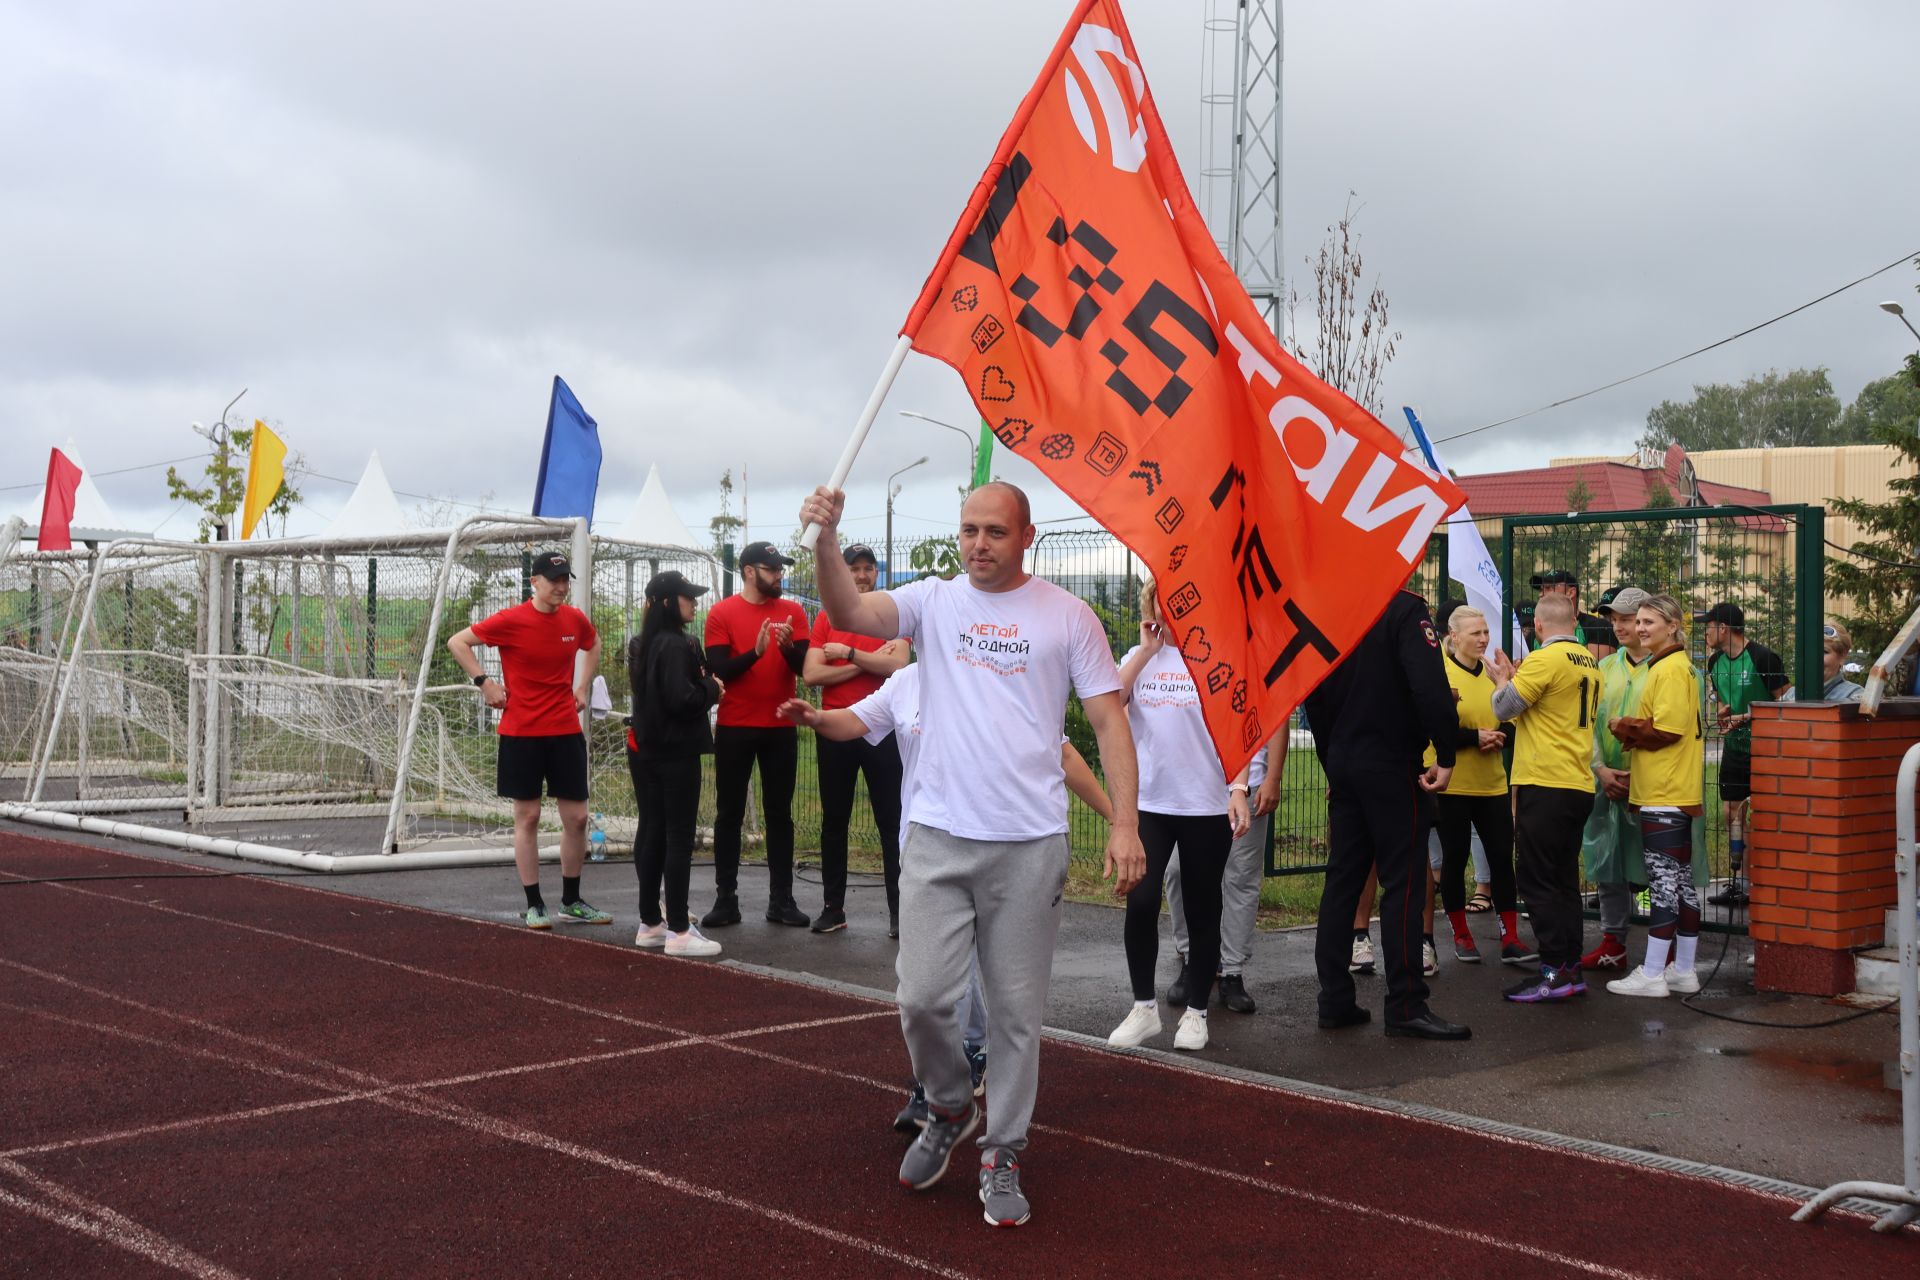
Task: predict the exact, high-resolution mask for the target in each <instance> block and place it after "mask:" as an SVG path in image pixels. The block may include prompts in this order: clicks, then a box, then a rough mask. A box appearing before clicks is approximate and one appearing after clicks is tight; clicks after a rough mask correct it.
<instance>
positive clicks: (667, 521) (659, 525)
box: [620, 462, 706, 551]
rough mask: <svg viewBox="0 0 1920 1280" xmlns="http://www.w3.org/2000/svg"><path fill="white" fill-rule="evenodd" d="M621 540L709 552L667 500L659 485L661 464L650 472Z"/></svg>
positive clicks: (664, 490) (621, 529) (657, 464)
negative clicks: (695, 538) (689, 530)
mask: <svg viewBox="0 0 1920 1280" xmlns="http://www.w3.org/2000/svg"><path fill="white" fill-rule="evenodd" d="M620 538H621V540H622V541H625V542H645V543H649V544H651V545H653V546H656V547H688V548H691V549H692V550H695V551H704V550H705V549H706V548H705V547H704V546H702V545H701V544H700V543H699V542H697V541H695V540H694V536H693V535H692V534H691V533H689V532H687V526H686V525H685V524H684V523H682V521H681V519H680V513H679V512H677V511H675V510H674V509H673V502H672V500H671V499H669V498H668V497H667V487H666V486H665V485H664V484H661V483H660V464H659V463H657V462H656V463H654V464H653V465H651V466H649V467H648V468H647V483H646V485H645V487H643V488H642V489H641V490H640V498H639V500H638V501H637V502H635V503H634V504H633V510H632V511H629V512H628V513H627V519H626V522H625V523H623V524H622V525H621V526H620Z"/></svg>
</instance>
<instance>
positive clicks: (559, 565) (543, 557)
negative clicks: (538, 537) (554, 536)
mask: <svg viewBox="0 0 1920 1280" xmlns="http://www.w3.org/2000/svg"><path fill="white" fill-rule="evenodd" d="M530 572H531V573H532V574H533V576H534V577H536V578H550V579H552V580H553V581H555V582H564V581H566V580H567V579H568V578H571V577H572V576H573V566H572V565H570V564H568V563H567V557H566V556H565V555H564V554H562V553H561V552H558V551H543V552H541V553H540V554H539V555H537V556H535V557H534V558H533V568H532V569H531V570H530Z"/></svg>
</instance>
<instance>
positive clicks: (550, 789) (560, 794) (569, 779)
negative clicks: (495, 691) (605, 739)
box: [494, 733, 587, 800]
mask: <svg viewBox="0 0 1920 1280" xmlns="http://www.w3.org/2000/svg"><path fill="white" fill-rule="evenodd" d="M543 788H544V790H545V793H546V794H547V795H550V796H552V797H553V798H554V799H555V800H585V799H586V798H587V735H586V734H584V733H556V734H549V735H544V736H541V737H537V738H522V737H516V736H509V735H507V734H504V733H503V734H501V735H500V760H499V763H498V765H496V767H495V769H494V790H495V792H497V793H498V794H500V795H503V796H505V797H506V798H507V799H509V800H538V799H540V796H541V792H542V789H543Z"/></svg>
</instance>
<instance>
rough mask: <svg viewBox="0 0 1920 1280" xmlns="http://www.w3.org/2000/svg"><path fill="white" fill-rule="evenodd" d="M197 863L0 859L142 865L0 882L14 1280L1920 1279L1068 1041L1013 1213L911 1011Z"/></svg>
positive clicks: (1772, 1233)
mask: <svg viewBox="0 0 1920 1280" xmlns="http://www.w3.org/2000/svg"><path fill="white" fill-rule="evenodd" d="M183 870H184V868H181V867H179V866H178V865H175V864H168V863H161V862H158V861H155V860H152V859H146V858H141V857H137V856H134V855H126V854H120V853H117V852H103V851H101V850H96V849H89V848H82V847H78V846H70V845H62V844H58V843H56V842H53V841H46V840H37V839H33V838H29V837H18V836H5V835H0V878H34V877H43V876H85V875H141V874H144V873H148V872H151V873H152V875H153V878H151V879H145V880H108V881H100V882H97V883H68V884H61V885H55V884H45V885H13V886H9V887H5V888H0V902H4V903H5V905H6V908H7V910H6V911H5V914H4V917H3V918H4V919H5V921H6V922H7V923H6V925H5V927H4V932H3V933H0V1006H4V1008H0V1015H3V1016H4V1017H5V1020H6V1021H5V1023H4V1025H5V1026H6V1027H7V1028H8V1034H7V1035H6V1036H5V1037H3V1038H0V1073H4V1077H3V1078H4V1079H5V1081H6V1089H5V1092H4V1094H0V1259H3V1260H4V1262H0V1270H4V1271H5V1272H6V1273H7V1274H24V1275H60V1276H72V1275H113V1276H129V1275H133V1276H143V1275H149V1274H154V1275H158V1274H174V1275H177V1274H180V1273H181V1272H183V1271H184V1272H186V1273H187V1274H196V1275H221V1274H240V1275H277V1276H279V1275H284V1276H305V1275H338V1274H356V1275H359V1274H374V1275H404V1276H410V1277H421V1276H457V1275H477V1274H500V1273H506V1272H511V1271H526V1272H530V1273H537V1274H559V1275H601V1274H605V1275H631V1274H635V1273H644V1274H647V1275H650V1276H654V1275H680V1274H686V1275H697V1276H703V1277H714V1276H730V1275H754V1276H761V1275H778V1274H813V1275H819V1274H823V1273H825V1274H835V1275H857V1276H878V1275H925V1274H929V1273H931V1274H936V1275H986V1274H995V1273H1009V1274H1042V1275H1045V1276H1048V1277H1049V1278H1051V1277H1064V1276H1078V1275H1104V1274H1125V1275H1138V1274H1141V1273H1142V1272H1144V1271H1154V1270H1158V1271H1166V1272H1169V1273H1175V1274H1180V1275H1197V1276H1238V1275H1302V1274H1320V1275H1337V1276H1342V1277H1346V1276H1405V1275H1415V1274H1418V1275H1421V1276H1472V1277H1487V1276H1529V1277H1532V1276H1577V1275H1595V1274H1598V1275H1647V1276H1693V1275H1700V1276H1713V1277H1716V1278H1718V1277H1725V1276H1727V1275H1730V1274H1733V1275H1737V1274H1748V1275H1793V1276H1822V1275H1845V1276H1850V1277H1866V1276H1879V1275H1886V1276H1896V1275H1904V1276H1911V1275H1915V1274H1920V1233H1915V1232H1913V1231H1909V1232H1907V1233H1906V1234H1905V1235H1904V1236H1902V1237H1896V1238H1886V1237H1880V1236H1875V1235H1872V1234H1870V1233H1869V1232H1868V1231H1867V1230H1866V1228H1865V1224H1864V1223H1863V1222H1862V1221H1860V1220H1859V1219H1857V1218H1849V1217H1838V1216H1829V1218H1828V1219H1827V1220H1825V1221H1823V1222H1820V1223H1816V1224H1812V1225H1805V1226H1802V1225H1795V1224H1793V1223H1790V1222H1789V1221H1788V1220H1787V1215H1788V1213H1789V1212H1790V1211H1791V1209H1792V1207H1793V1206H1792V1205H1791V1204H1790V1203H1788V1202H1786V1201H1783V1200H1779V1199H1776V1198H1773V1197H1768V1196H1763V1195H1759V1194H1756V1193H1752V1192H1747V1191H1742V1190H1738V1189H1733V1188H1729V1187H1726V1186H1722V1185H1719V1184H1715V1183H1711V1182H1707V1181H1703V1180H1699V1179H1693V1178H1687V1177H1681V1176H1677V1175H1670V1174H1663V1173H1657V1172H1654V1171H1650V1170H1646V1169H1641V1168H1636V1167H1632V1166H1627V1165H1623V1164H1616V1163H1612V1162H1607V1161H1601V1160H1596V1159H1591V1158H1588V1157H1584V1156H1579V1155H1575V1154H1571V1153H1566V1152H1560V1151H1556V1150H1552V1149H1547V1148H1540V1147H1535V1146H1533V1145H1531V1144H1525V1143H1518V1142H1511V1141H1505V1140H1500V1139H1496V1138H1492V1137H1488V1136H1485V1135H1480V1134H1475V1133H1470V1132H1467V1131H1464V1130H1457V1129H1453V1128H1449V1127H1446V1126H1442V1125H1437V1124H1431V1123H1426V1122H1422V1121H1414V1120H1409V1119H1404V1118H1401V1117H1397V1116H1393V1115H1389V1114H1385V1113H1382V1112H1378V1111H1373V1110H1369V1109H1366V1108H1363V1107H1358V1106H1349V1105H1344V1104H1338V1103H1328V1102H1322V1101H1318V1100H1313V1099H1308V1098H1303V1097H1299V1096H1296V1095H1293V1094H1289V1093H1285V1092H1282V1091H1279V1090H1277V1089H1270V1088H1264V1087H1259V1086H1253V1085H1246V1084H1240V1083H1238V1082H1234V1081H1231V1080H1226V1079H1222V1078H1219V1077H1214V1076H1208V1075H1203V1074H1200V1073H1197V1072H1189V1071H1184V1070H1180V1069H1177V1068H1174V1067H1168V1066H1164V1065H1160V1064H1157V1063H1154V1062H1151V1061H1148V1060H1144V1059H1138V1058H1128V1057H1121V1056H1118V1055H1113V1054H1108V1053H1104V1052H1101V1051H1098V1050H1088V1049H1083V1048H1080V1047H1078V1046H1073V1045H1067V1044H1063V1043H1058V1042H1049V1043H1048V1045H1047V1047H1046V1049H1045V1052H1044V1059H1045V1060H1044V1065H1043V1069H1042V1077H1041V1078H1042V1087H1041V1096H1040V1101H1039V1106H1038V1109H1037V1111H1036V1117H1037V1123H1036V1126H1035V1130H1034V1133H1033V1138H1032V1146H1031V1147H1030V1149H1029V1151H1028V1153H1027V1155H1026V1158H1025V1160H1024V1162H1023V1163H1024V1165H1025V1168H1024V1178H1023V1181H1024V1184H1025V1187H1026V1189H1027V1191H1028V1194H1029V1196H1030V1197H1031V1198H1032V1200H1033V1202H1034V1217H1033V1221H1032V1222H1031V1223H1029V1224H1028V1225H1027V1226H1025V1227H1022V1228H1020V1229H1018V1230H1015V1231H994V1230H991V1229H989V1228H988V1227H987V1226H986V1225H985V1224H984V1223H983V1222H982V1221H981V1219H980V1211H979V1206H978V1203H977V1200H976V1199H975V1197H974V1194H973V1167H972V1156H971V1152H970V1150H969V1151H963V1152H962V1153H961V1155H960V1156H959V1157H958V1158H957V1159H956V1162H955V1167H954V1169H953V1171H952V1172H951V1173H949V1175H948V1177H947V1180H946V1181H945V1182H943V1183H941V1184H940V1185H939V1186H938V1187H937V1188H935V1189H934V1190H932V1191H931V1192H929V1193H927V1194H924V1195H912V1194H909V1193H907V1192H905V1191H903V1190H902V1189H901V1188H900V1187H899V1186H898V1185H897V1183H896V1181H895V1176H894V1175H895V1170H896V1169H897V1167H898V1164H899V1159H900V1155H901V1152H902V1150H903V1149H904V1145H905V1140H904V1139H902V1138H900V1137H899V1136H898V1135H896V1134H894V1133H893V1132H892V1131H891V1129H890V1127H889V1123H890V1121H891V1119H892V1116H893V1113H894V1111H895V1109H896V1108H897V1107H898V1106H899V1104H900V1101H901V1095H902V1089H901V1086H902V1084H903V1082H904V1075H905V1071H906V1060H905V1054H904V1051H903V1050H902V1048H901V1044H900V1035H899V1026H898V1022H897V1019H896V1018H895V1016H894V1013H893V1010H892V1008H891V1006H886V1005H880V1004H876V1003H873V1002H871V1001H865V1000H861V999H857V998H854V997H849V996H841V995H836V994H833V993H829V992H823V991H820V990H818V989H815V988H812V987H807V986H802V985H798V984H793V983H787V982H781V981H778V980H775V979H771V978H764V977H759V976H755V975H752V974H747V973H743V972H739V971H735V970H729V969H724V968H720V967H716V966H713V965H708V964H700V963H695V962H687V961H675V960H669V959H667V958H666V957H664V956H661V955H659V954H657V953H649V952H639V951H636V950H635V949H634V948H633V947H632V946H631V945H624V944H627V943H628V940H629V939H630V938H631V934H630V933H627V932H624V930H623V926H622V925H621V924H618V923H617V924H615V925H614V926H613V927H612V928H611V929H607V930H593V931H591V933H589V931H587V930H567V931H564V932H565V933H566V934H570V935H571V936H572V938H573V939H579V938H581V937H582V936H583V935H584V936H586V937H587V938H588V939H589V941H590V942H597V943H602V944H608V943H611V944H615V945H581V944H580V943H579V942H578V941H570V940H568V938H566V937H562V938H556V937H554V936H552V935H538V934H533V933H531V932H529V931H526V930H521V929H516V928H510V927H503V926H500V925H496V924H489V923H485V922H478V921H472V920H466V919H461V918H457V917H452V916H444V915H438V914H433V913H428V912H423V911H417V910H413V909H410V908H400V907H391V906H386V905H383V904H378V903H370V902H367V901H365V900H363V899H359V898H352V897H347V896H343V895H340V894H336V893H332V892H329V891H326V890H324V889H320V888H316V887H314V886H313V884H312V883H310V882H300V883H289V882H284V881H270V880H261V879H246V878H229V877H214V876H205V877H190V878H177V877H180V876H181V873H182V871H183ZM162 877H170V878H162ZM625 928H627V929H630V928H631V925H627V926H625ZM556 932H562V931H556ZM823 1020H837V1021H833V1022H831V1023H830V1024H828V1025H807V1024H820V1023H821V1022H822V1021H823ZM796 1024H799V1025H796ZM1361 1034H1367V1033H1364V1032H1363V1033H1361ZM716 1037H718V1038H716ZM1539 1123H1540V1124H1541V1126H1542V1127H1551V1123H1552V1117H1551V1115H1550V1114H1543V1115H1542V1116H1541V1117H1540V1120H1539Z"/></svg>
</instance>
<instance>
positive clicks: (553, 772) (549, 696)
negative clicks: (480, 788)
mask: <svg viewBox="0 0 1920 1280" xmlns="http://www.w3.org/2000/svg"><path fill="white" fill-rule="evenodd" d="M532 574H533V576H532V578H531V582H532V586H533V598H532V599H530V600H526V601H524V602H522V603H520V604H517V605H514V606H513V607H512V608H510V609H502V610H501V611H500V612H498V613H496V614H494V615H493V616H492V617H491V618H488V619H486V620H485V621H482V622H476V623H474V624H473V625H472V626H470V627H468V628H466V629H465V630H464V631H461V632H460V633H459V634H457V635H455V636H454V637H453V638H452V639H450V640H448V641H447V648H448V649H449V650H450V651H451V652H452V653H453V660H454V661H455V662H458V663H459V664H460V669H461V670H462V671H464V672H466V673H467V674H468V675H469V676H471V677H472V678H473V682H474V683H475V684H477V685H479V686H480V696H481V697H483V698H485V699H486V701H487V705H488V706H490V707H492V708H494V709H495V710H496V711H499V712H500V755H499V760H498V763H497V765H496V767H495V789H496V790H497V791H498V792H499V794H500V795H502V796H505V797H506V798H508V799H509V800H512V801H513V861H514V865H515V866H516V867H518V868H519V871H520V886H521V888H523V889H525V890H526V892H527V910H526V915H525V916H524V917H523V918H524V919H525V920H526V922H527V927H528V928H529V929H549V928H552V927H553V921H552V919H551V918H550V917H549V916H548V914H547V904H546V902H545V901H544V900H543V899H542V898H541V896H540V842H539V836H540V797H541V793H542V790H543V789H544V791H545V793H546V794H548V795H551V796H552V797H553V800H554V803H555V804H556V805H557V806H558V807H559V809H560V884H561V893H560V910H559V913H558V914H559V916H560V918H561V919H562V920H570V921H574V922H576V923H579V924H611V923H613V917H612V916H610V915H608V914H607V913H606V912H604V911H601V910H598V909H597V908H595V907H592V906H590V905H588V903H587V901H586V899H584V898H582V897H581V896H580V864H581V863H582V862H584V861H585V860H586V856H587V739H586V735H585V734H584V733H582V732H581V729H580V712H581V711H582V710H583V709H584V708H585V707H586V705H587V700H588V697H589V695H590V694H591V691H592V689H593V673H594V671H595V670H596V669H598V667H599V666H600V633H599V632H597V631H595V630H594V629H593V623H592V622H591V621H589V620H588V618H587V615H586V614H584V613H582V612H580V610H578V609H576V608H574V607H573V606H572V605H570V604H568V603H567V596H568V595H569V594H570V593H571V591H572V585H571V584H572V582H573V570H572V567H571V566H570V565H568V563H567V557H566V556H565V555H563V554H561V553H560V552H558V551H549V552H546V553H544V554H542V555H538V556H535V557H534V558H533V570H532ZM475 645H485V646H487V647H489V648H492V649H497V650H498V651H499V653H500V671H501V675H502V676H503V677H504V679H501V680H496V679H494V678H493V677H492V676H490V675H488V674H487V673H486V670H485V669H484V667H483V666H482V665H481V662H480V659H479V658H478V657H477V656H475V654H474V652H473V649H474V646H475ZM580 654H585V655H586V658H587V660H586V662H585V663H584V664H581V663H579V662H576V661H575V658H576V656H577V655H580ZM576 668H578V670H576Z"/></svg>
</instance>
